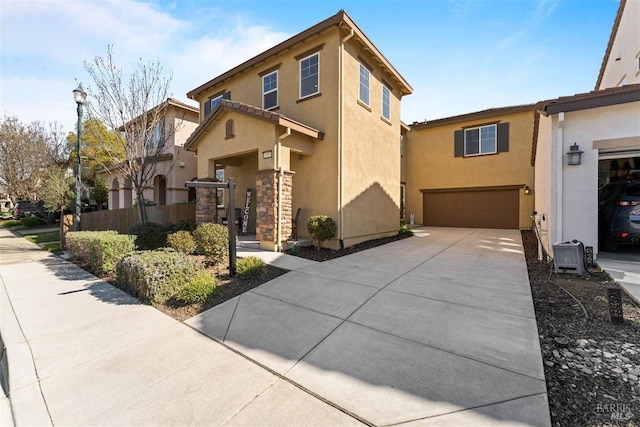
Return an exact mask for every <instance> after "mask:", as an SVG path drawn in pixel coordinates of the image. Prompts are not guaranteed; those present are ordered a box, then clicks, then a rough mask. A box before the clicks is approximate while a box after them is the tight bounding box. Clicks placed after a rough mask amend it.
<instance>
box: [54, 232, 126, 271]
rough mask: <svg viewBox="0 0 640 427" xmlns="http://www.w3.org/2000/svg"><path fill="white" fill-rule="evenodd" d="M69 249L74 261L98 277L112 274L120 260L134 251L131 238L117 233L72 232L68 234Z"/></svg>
mask: <svg viewBox="0 0 640 427" xmlns="http://www.w3.org/2000/svg"><path fill="white" fill-rule="evenodd" d="M67 247H68V248H69V254H70V255H71V257H72V258H73V259H76V260H78V261H80V262H81V263H82V264H84V265H86V266H87V267H88V269H89V271H91V273H93V274H96V275H101V274H103V273H109V272H112V271H113V270H114V268H115V265H116V261H117V260H118V258H120V257H121V256H122V255H124V254H127V253H129V252H131V251H133V250H134V245H133V240H132V239H131V236H127V235H125V234H118V232H117V231H75V232H70V233H68V234H67Z"/></svg>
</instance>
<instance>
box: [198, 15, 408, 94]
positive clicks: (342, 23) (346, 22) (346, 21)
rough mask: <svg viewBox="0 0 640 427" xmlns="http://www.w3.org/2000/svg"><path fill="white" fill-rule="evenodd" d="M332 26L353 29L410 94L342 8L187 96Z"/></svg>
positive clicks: (200, 91) (394, 71)
mask: <svg viewBox="0 0 640 427" xmlns="http://www.w3.org/2000/svg"><path fill="white" fill-rule="evenodd" d="M332 26H338V27H340V28H345V29H347V30H349V31H353V33H354V39H355V40H356V41H358V42H359V43H360V44H361V45H362V47H363V49H364V50H365V51H367V52H369V53H371V55H372V56H373V58H374V59H375V60H376V62H377V64H378V66H379V67H381V68H382V69H383V70H384V71H386V72H387V73H388V74H389V76H390V77H391V79H392V80H393V81H394V82H395V83H396V85H397V86H398V87H399V88H400V91H401V92H402V94H403V95H409V94H410V93H412V92H413V88H412V87H411V86H410V85H409V83H408V82H407V81H406V80H405V79H404V78H403V77H402V76H401V75H400V73H398V71H397V70H396V69H395V68H394V67H393V65H391V63H390V62H389V61H388V60H387V59H386V58H385V57H384V55H383V54H382V53H381V52H380V51H379V50H378V48H377V47H376V46H375V45H374V44H373V43H372V42H371V40H369V38H368V37H367V36H366V35H365V34H364V33H363V32H362V30H360V28H358V26H357V25H356V23H355V22H353V20H352V19H351V18H350V17H349V15H347V13H346V12H345V11H344V10H340V11H339V12H338V13H337V14H335V15H333V16H332V17H330V18H328V19H325V20H324V21H322V22H320V23H318V24H316V25H314V26H313V27H311V28H308V29H306V30H304V31H303V32H301V33H299V34H297V35H295V36H293V37H291V38H289V39H287V40H285V41H283V42H282V43H280V44H278V45H276V46H274V47H272V48H271V49H269V50H266V51H264V52H262V53H261V54H259V55H257V56H254V57H253V58H251V59H249V60H248V61H245V62H243V63H242V64H240V65H238V66H237V67H234V68H232V69H230V70H229V71H227V72H225V73H223V74H221V75H219V76H218V77H216V78H214V79H212V80H209V81H208V82H206V83H205V84H203V85H200V86H198V87H197V88H195V89H193V90H191V91H189V92H188V93H187V96H188V97H189V98H191V99H196V98H197V97H198V96H199V95H200V94H201V93H202V92H204V91H206V90H208V89H209V88H211V87H213V86H215V85H217V84H219V83H221V82H223V81H224V80H227V79H230V78H232V77H234V76H235V75H236V74H238V73H241V72H243V71H244V70H246V69H248V68H250V67H252V66H254V65H256V64H259V63H261V62H263V61H265V60H266V59H267V58H269V57H272V56H275V55H277V54H279V53H280V52H282V51H284V50H286V49H290V48H291V47H292V46H294V45H295V44H297V43H300V42H301V41H303V40H305V39H307V38H309V37H311V36H314V35H316V34H318V33H320V32H322V31H324V30H326V29H327V28H330V27H332Z"/></svg>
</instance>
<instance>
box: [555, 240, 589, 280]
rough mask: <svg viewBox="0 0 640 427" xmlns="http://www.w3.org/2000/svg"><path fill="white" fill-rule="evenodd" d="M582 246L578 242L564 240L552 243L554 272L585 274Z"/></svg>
mask: <svg viewBox="0 0 640 427" xmlns="http://www.w3.org/2000/svg"><path fill="white" fill-rule="evenodd" d="M584 265H585V259H584V246H583V245H582V243H580V242H564V243H556V244H554V245H553V266H554V272H555V273H573V274H580V275H582V274H585V273H586V272H587V270H586V269H585V267H584Z"/></svg>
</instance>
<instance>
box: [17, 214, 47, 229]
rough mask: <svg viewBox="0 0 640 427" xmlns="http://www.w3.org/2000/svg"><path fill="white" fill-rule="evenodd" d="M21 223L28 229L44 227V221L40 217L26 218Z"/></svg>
mask: <svg viewBox="0 0 640 427" xmlns="http://www.w3.org/2000/svg"><path fill="white" fill-rule="evenodd" d="M20 223H21V224H22V225H24V226H25V227H27V228H33V227H37V226H39V225H42V223H43V221H42V218H40V217H39V216H25V217H24V218H21V219H20Z"/></svg>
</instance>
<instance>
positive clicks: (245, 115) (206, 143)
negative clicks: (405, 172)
mask: <svg viewBox="0 0 640 427" xmlns="http://www.w3.org/2000/svg"><path fill="white" fill-rule="evenodd" d="M411 92H412V88H411V86H410V85H409V84H408V83H407V82H406V81H405V79H404V78H403V77H402V76H401V75H400V74H399V73H398V71H396V69H395V68H394V67H393V66H392V65H391V63H389V61H388V60H387V59H386V58H385V57H384V56H383V55H382V53H381V52H380V51H379V50H378V49H377V48H376V47H375V46H374V44H373V43H372V42H371V41H370V40H369V39H368V37H367V36H366V35H365V34H364V33H363V32H362V31H361V30H360V28H358V26H357V25H356V24H355V23H354V22H353V21H352V20H351V18H350V17H349V16H348V15H347V14H346V13H345V12H344V11H340V12H338V13H337V14H336V15H334V16H332V17H330V18H328V19H326V20H325V21H322V22H320V23H318V24H317V25H315V26H313V27H311V28H309V29H307V30H305V31H303V32H301V33H299V34H298V35H296V36H293V37H291V38H290V39H288V40H286V41H284V42H282V43H280V44H278V45H277V46H274V47H273V48H271V49H269V50H267V51H265V52H263V53H261V54H259V55H257V56H255V57H254V58H251V59H249V60H248V61H246V62H244V63H242V64H240V65H238V66H237V67H235V68H233V69H231V70H229V71H227V72H225V73H223V74H221V75H220V76H218V77H216V78H214V79H212V80H210V81H208V82H206V83H204V84H202V85H201V86H199V87H197V88H195V89H193V90H192V91H190V92H189V93H188V96H189V98H191V99H194V100H196V101H198V102H199V103H200V125H199V126H198V128H197V129H196V130H195V132H194V133H193V135H192V136H191V137H190V138H189V140H188V142H187V144H186V146H185V148H186V149H187V150H190V151H193V152H195V153H196V154H197V169H198V172H197V176H198V180H205V181H206V180H211V179H214V178H216V177H218V178H219V177H220V176H222V175H224V176H225V177H233V178H234V179H235V181H236V183H237V187H236V189H235V191H236V193H235V200H241V201H244V200H245V194H246V191H247V189H252V190H253V194H254V200H253V201H252V203H251V206H250V214H249V217H250V219H249V224H250V230H249V231H255V232H256V234H257V239H258V240H260V246H261V248H263V249H269V250H279V249H281V247H282V244H283V242H285V241H286V240H287V239H289V238H290V235H291V233H292V230H291V224H292V219H293V217H294V216H295V214H296V213H297V212H298V209H300V210H301V211H300V212H301V216H300V220H299V223H300V225H301V226H300V227H298V228H299V235H301V236H304V235H305V234H306V233H307V232H306V227H304V224H306V220H307V219H308V218H309V216H312V215H321V214H324V215H327V216H329V217H331V218H333V219H334V220H335V221H336V223H337V235H336V238H335V239H334V240H332V241H331V242H329V243H328V246H331V247H333V248H338V247H340V246H350V245H353V244H356V243H358V242H361V241H365V240H370V239H373V238H377V237H383V236H388V235H393V234H396V233H397V231H398V226H399V219H400V204H401V203H400V181H401V177H400V163H401V162H400V137H401V122H400V101H401V99H402V97H403V96H405V95H408V94H410V93H411ZM197 191H198V192H199V195H198V197H197V203H198V207H197V209H196V217H197V220H198V221H201V222H202V221H215V220H216V218H214V216H215V213H216V212H217V211H216V210H215V209H212V205H214V204H215V203H216V201H215V199H216V197H215V196H214V194H215V192H213V191H208V190H207V189H204V188H198V189H197ZM203 212H204V213H203ZM211 212H213V214H211Z"/></svg>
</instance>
